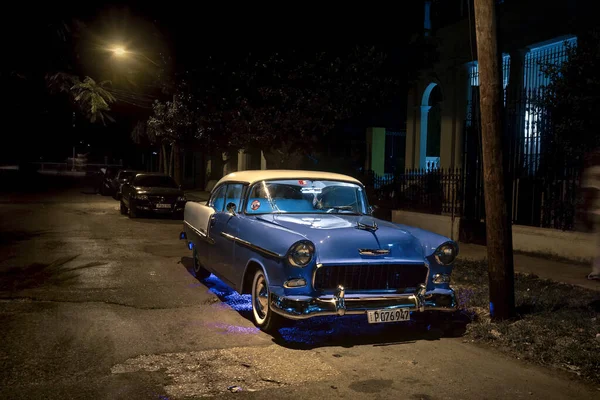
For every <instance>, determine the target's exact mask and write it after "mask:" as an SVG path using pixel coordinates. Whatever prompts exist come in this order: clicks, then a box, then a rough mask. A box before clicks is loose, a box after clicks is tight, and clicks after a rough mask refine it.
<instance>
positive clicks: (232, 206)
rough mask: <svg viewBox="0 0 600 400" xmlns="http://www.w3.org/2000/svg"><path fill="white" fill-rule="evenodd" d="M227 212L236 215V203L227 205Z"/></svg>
mask: <svg viewBox="0 0 600 400" xmlns="http://www.w3.org/2000/svg"><path fill="white" fill-rule="evenodd" d="M227 212H228V213H229V214H231V215H236V213H235V203H227Z"/></svg>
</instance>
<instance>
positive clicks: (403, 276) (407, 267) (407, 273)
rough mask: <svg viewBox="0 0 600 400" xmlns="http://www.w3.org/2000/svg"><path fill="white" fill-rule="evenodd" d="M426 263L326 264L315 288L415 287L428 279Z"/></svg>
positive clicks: (352, 289) (390, 288) (321, 268)
mask: <svg viewBox="0 0 600 400" xmlns="http://www.w3.org/2000/svg"><path fill="white" fill-rule="evenodd" d="M427 273H428V267H427V265H425V264H355V265H323V266H321V267H320V268H318V269H317V271H316V272H315V278H314V288H315V289H316V290H334V289H336V288H337V287H338V285H342V286H344V288H345V289H346V290H350V291H357V290H396V289H406V288H416V287H419V285H420V284H422V283H426V282H425V281H426V280H427Z"/></svg>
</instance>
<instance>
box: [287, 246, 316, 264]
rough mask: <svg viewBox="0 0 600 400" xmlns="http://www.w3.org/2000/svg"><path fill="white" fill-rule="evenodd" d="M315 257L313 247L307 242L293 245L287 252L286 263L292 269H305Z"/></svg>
mask: <svg viewBox="0 0 600 400" xmlns="http://www.w3.org/2000/svg"><path fill="white" fill-rule="evenodd" d="M314 255H315V246H314V245H313V244H312V243H311V242H309V241H300V242H297V243H295V244H294V245H293V246H292V247H290V250H289V251H288V256H287V259H288V262H289V263H290V264H291V265H293V266H294V267H299V268H303V267H306V266H307V265H308V264H309V263H310V262H311V261H312V259H313V257H314Z"/></svg>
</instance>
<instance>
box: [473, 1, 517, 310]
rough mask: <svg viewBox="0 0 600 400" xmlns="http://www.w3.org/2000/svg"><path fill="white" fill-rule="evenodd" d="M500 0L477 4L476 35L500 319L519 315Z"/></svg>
mask: <svg viewBox="0 0 600 400" xmlns="http://www.w3.org/2000/svg"><path fill="white" fill-rule="evenodd" d="M495 3H496V1H495V0H475V31H476V37H477V58H478V63H479V91H480V109H481V136H482V153H483V179H484V181H483V184H484V187H483V188H484V194H485V222H486V238H487V255H488V275H489V282H490V315H491V317H492V320H495V321H501V320H505V319H508V318H512V317H513V316H514V314H515V289H514V286H515V284H514V264H513V249H512V226H511V225H512V223H511V221H510V220H509V216H508V205H507V201H506V197H505V179H504V174H505V171H504V169H505V164H504V159H503V152H502V150H503V148H504V147H503V142H502V141H503V135H502V107H503V90H502V81H501V75H500V69H499V68H501V66H499V65H498V59H499V57H498V43H497V37H496V8H495V7H496V4H495Z"/></svg>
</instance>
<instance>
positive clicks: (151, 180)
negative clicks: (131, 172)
mask: <svg viewBox="0 0 600 400" xmlns="http://www.w3.org/2000/svg"><path fill="white" fill-rule="evenodd" d="M133 186H146V187H166V188H177V187H178V186H177V184H176V183H175V181H174V180H173V178H171V177H170V176H166V175H165V176H161V175H140V176H137V177H136V178H135V180H134V181H133Z"/></svg>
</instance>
